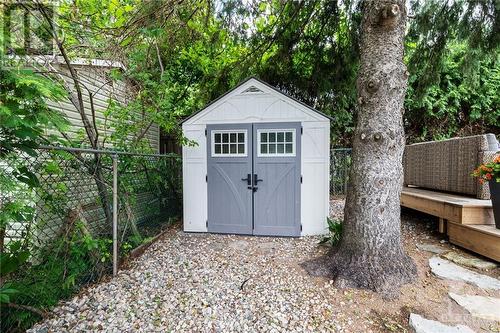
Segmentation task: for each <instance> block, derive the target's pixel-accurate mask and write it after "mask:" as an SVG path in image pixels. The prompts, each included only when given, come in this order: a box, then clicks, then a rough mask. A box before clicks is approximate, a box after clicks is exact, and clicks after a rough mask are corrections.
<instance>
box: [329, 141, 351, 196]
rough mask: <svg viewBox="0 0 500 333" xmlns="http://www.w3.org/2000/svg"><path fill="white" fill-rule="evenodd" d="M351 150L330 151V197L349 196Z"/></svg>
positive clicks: (336, 149)
mask: <svg viewBox="0 0 500 333" xmlns="http://www.w3.org/2000/svg"><path fill="white" fill-rule="evenodd" d="M351 153H352V149H351V148H333V149H331V151H330V195H333V196H344V195H346V194H347V185H348V182H349V171H350V168H351V162H352V159H351Z"/></svg>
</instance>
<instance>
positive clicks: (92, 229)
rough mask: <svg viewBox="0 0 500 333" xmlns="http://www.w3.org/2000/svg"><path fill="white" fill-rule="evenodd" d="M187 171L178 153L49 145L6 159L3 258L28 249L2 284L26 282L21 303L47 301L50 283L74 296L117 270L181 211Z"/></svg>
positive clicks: (0, 202) (0, 199)
mask: <svg viewBox="0 0 500 333" xmlns="http://www.w3.org/2000/svg"><path fill="white" fill-rule="evenodd" d="M181 175H182V163H181V158H180V156H178V155H175V154H171V155H154V154H132V153H125V152H117V151H107V150H91V149H79V148H62V147H41V148H39V149H36V150H35V151H33V152H32V153H30V154H28V153H22V154H21V155H19V154H17V155H16V156H7V157H6V158H4V159H2V160H0V177H1V178H0V185H1V187H2V188H1V189H0V209H1V215H0V218H1V219H2V220H1V221H0V222H1V224H0V250H1V252H2V253H4V254H6V255H5V256H4V255H3V256H2V258H3V257H7V255H10V256H11V257H14V256H16V255H18V256H19V255H20V254H21V255H23V256H28V259H27V260H26V262H25V263H24V264H23V265H22V267H21V269H19V270H17V271H14V272H12V273H10V274H9V275H8V276H7V277H6V278H2V279H0V287H2V285H5V284H6V283H9V286H10V288H11V289H12V288H13V289H17V290H20V291H21V292H20V293H18V294H17V295H16V298H15V300H16V303H18V304H26V305H29V306H33V305H34V306H41V305H42V304H40V302H41V301H42V300H40V299H36V298H40V297H46V298H47V299H48V298H50V297H49V296H48V295H45V296H44V294H47V293H48V291H47V290H45V289H44V288H61V292H60V293H59V294H60V298H61V297H64V296H68V297H69V296H70V295H71V294H72V293H74V292H76V291H78V290H79V289H80V288H81V287H82V286H84V285H86V284H88V283H91V282H95V281H98V280H99V279H100V278H102V277H103V276H104V275H106V274H109V273H111V272H113V268H114V273H116V269H117V266H118V259H119V257H122V258H123V257H124V256H125V255H126V254H127V253H129V252H130V251H131V250H132V249H134V248H136V247H138V246H140V245H142V244H144V243H146V242H148V241H150V240H151V238H152V237H154V236H155V235H158V234H159V233H160V232H161V231H162V230H164V229H165V228H166V227H167V226H168V225H169V224H171V223H172V222H174V221H175V220H177V219H178V218H179V217H180V215H181V212H182V192H181V188H182V180H181ZM113 222H115V224H113ZM113 225H114V226H115V228H113ZM2 226H3V227H2ZM113 231H115V232H113ZM113 240H114V241H115V242H113ZM113 243H114V246H113ZM113 259H114V260H113ZM113 263H114V265H113ZM22 289H25V290H27V292H22ZM42 289H43V290H42ZM63 291H67V292H63ZM0 293H1V290H0ZM59 294H58V295H59ZM53 301H55V302H57V299H54V300H53ZM47 302H48V301H47ZM42 303H43V302H42ZM47 305H49V304H47ZM8 311H10V310H9V309H3V311H2V321H3V322H4V324H6V325H8V322H5V320H7V321H8V320H9V318H7V317H4V316H8ZM2 327H3V324H2Z"/></svg>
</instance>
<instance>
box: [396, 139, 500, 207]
mask: <svg viewBox="0 0 500 333" xmlns="http://www.w3.org/2000/svg"><path fill="white" fill-rule="evenodd" d="M499 150H500V145H499V142H498V141H497V139H496V137H495V135H494V134H484V135H475V136H469V137H463V138H454V139H449V140H442V141H430V142H422V143H416V144H412V145H407V146H406V148H405V152H404V157H403V168H404V184H405V185H406V186H408V185H412V186H418V187H420V188H424V189H429V190H437V191H444V192H453V193H457V194H463V195H468V196H474V197H476V198H478V199H489V198H490V193H489V189H488V184H483V185H481V184H479V182H478V181H477V179H474V178H473V177H471V172H472V171H473V170H474V169H475V168H476V167H477V166H478V165H479V164H481V163H484V162H487V161H491V160H492V159H493V157H494V156H495V155H497V154H498V151H499Z"/></svg>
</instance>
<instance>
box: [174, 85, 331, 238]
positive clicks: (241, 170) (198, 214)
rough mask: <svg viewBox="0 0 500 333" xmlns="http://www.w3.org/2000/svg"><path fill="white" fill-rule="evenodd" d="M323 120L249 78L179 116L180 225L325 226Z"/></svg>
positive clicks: (235, 230)
mask: <svg viewBox="0 0 500 333" xmlns="http://www.w3.org/2000/svg"><path fill="white" fill-rule="evenodd" d="M330 120H331V119H330V118H329V117H328V116H327V115H325V114H323V113H321V112H319V111H317V110H315V109H313V108H311V107H309V106H307V105H305V104H303V103H301V102H299V101H297V100H295V99H293V98H292V97H290V96H288V95H286V94H284V93H282V92H281V91H279V90H278V89H276V88H274V87H272V86H270V85H269V84H267V83H265V82H263V81H261V80H258V79H256V78H249V79H247V80H245V81H244V82H242V83H240V84H239V85H238V86H236V87H235V88H234V89H232V90H230V91H229V92H227V93H226V94H224V95H223V96H221V97H220V98H218V99H217V100H215V101H213V102H212V103H210V104H209V105H208V106H206V107H205V108H203V109H202V110H200V111H199V112H197V113H195V114H193V115H192V116H191V117H189V118H187V119H185V120H184V121H183V123H182V130H183V133H184V136H185V137H186V138H188V139H190V140H192V141H194V142H196V143H197V145H194V146H188V145H186V146H184V147H183V149H182V156H183V191H184V231H187V232H214V233H232V234H246V235H265V236H305V235H316V234H322V233H326V232H327V229H326V228H327V227H326V226H327V224H326V218H327V216H328V212H329V164H330V158H329V156H330V153H329V152H330Z"/></svg>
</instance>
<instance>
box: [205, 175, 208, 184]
mask: <svg viewBox="0 0 500 333" xmlns="http://www.w3.org/2000/svg"><path fill="white" fill-rule="evenodd" d="M205 182H206V183H208V175H205Z"/></svg>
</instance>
